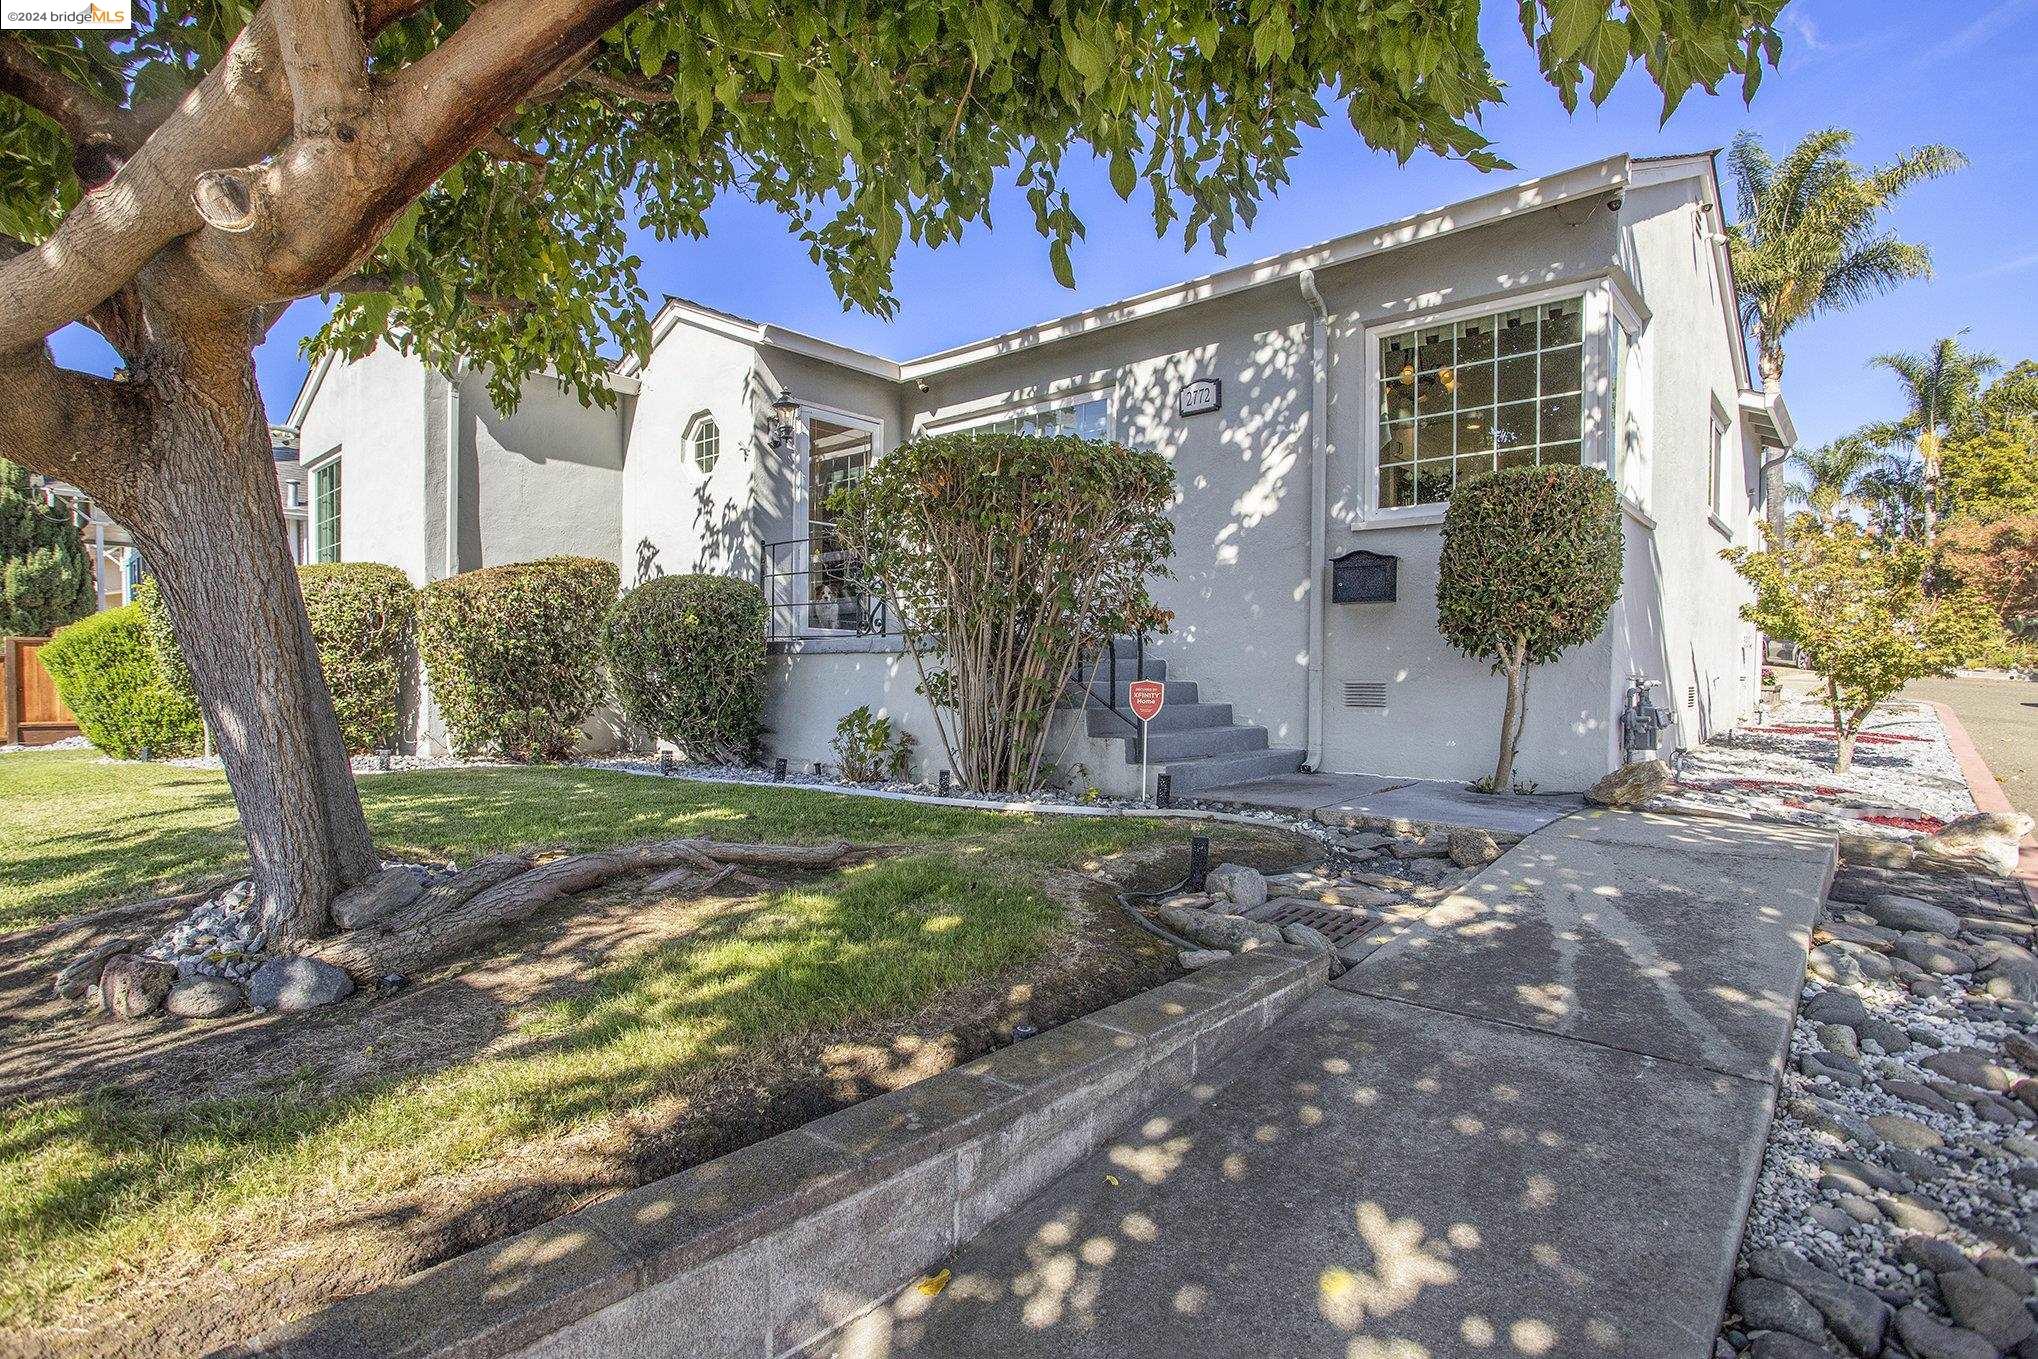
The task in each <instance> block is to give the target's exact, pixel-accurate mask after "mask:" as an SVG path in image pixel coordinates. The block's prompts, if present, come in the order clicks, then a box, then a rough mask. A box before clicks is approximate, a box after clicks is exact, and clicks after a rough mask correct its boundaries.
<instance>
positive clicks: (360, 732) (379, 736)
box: [135, 562, 417, 752]
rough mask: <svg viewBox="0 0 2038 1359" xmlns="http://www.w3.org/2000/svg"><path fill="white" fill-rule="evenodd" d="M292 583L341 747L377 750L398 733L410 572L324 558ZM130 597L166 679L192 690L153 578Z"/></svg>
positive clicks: (413, 605) (410, 623) (413, 610)
mask: <svg viewBox="0 0 2038 1359" xmlns="http://www.w3.org/2000/svg"><path fill="white" fill-rule="evenodd" d="M297 585H298V588H299V589H300V590H301V591H302V592H303V594H304V611H305V613H306V614H307V615H309V616H310V618H311V637H312V642H313V643H314V644H315V645H316V646H317V647H318V664H319V669H320V670H322V671H324V672H325V677H326V687H327V688H328V689H330V690H331V691H332V695H333V711H334V713H335V714H337V715H338V717H339V719H340V735H341V737H342V738H344V739H345V741H346V743H347V749H348V750H351V751H356V752H359V751H368V750H380V749H382V748H383V747H384V746H385V744H386V743H387V742H388V741H389V739H390V738H391V736H393V735H394V734H395V731H396V724H397V721H398V718H399V714H400V706H401V702H402V693H403V681H404V676H406V675H407V674H409V673H410V667H411V647H412V645H413V641H414V639H415V637H416V631H417V591H416V590H414V589H412V588H411V583H410V577H408V576H406V575H404V573H403V572H402V571H400V570H398V569H397V568H396V567H394V566H386V565H384V564H383V563H381V562H328V563H324V564H321V565H317V566H300V567H299V568H297ZM135 602H136V603H138V604H139V605H141V607H142V611H143V614H144V616H145V618H146V620H147V621H146V626H147V628H148V632H149V640H150V642H151V643H153V645H154V646H155V648H156V660H157V663H158V664H159V665H160V666H161V667H162V670H163V675H164V678H165V679H166V680H167V681H168V682H169V683H170V684H172V685H173V686H175V687H176V688H177V689H179V690H180V691H181V692H183V693H184V694H186V695H190V694H192V693H193V688H192V682H191V670H190V667H189V666H187V665H185V663H184V657H183V654H182V653H181V652H179V651H178V649H177V636H176V633H175V632H174V631H172V629H171V627H170V615H169V611H168V610H166V609H165V608H164V607H163V597H162V593H161V592H160V591H159V590H158V589H157V588H156V583H155V582H154V581H152V580H148V581H143V582H142V584H141V588H140V589H138V590H136V591H135Z"/></svg>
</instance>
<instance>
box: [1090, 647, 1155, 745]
mask: <svg viewBox="0 0 2038 1359" xmlns="http://www.w3.org/2000/svg"><path fill="white" fill-rule="evenodd" d="M1099 646H1100V648H1101V650H1099V651H1092V652H1091V653H1090V654H1089V655H1087V656H1085V657H1084V658H1083V659H1082V660H1081V661H1078V662H1077V664H1078V666H1079V668H1080V669H1081V670H1082V672H1083V674H1084V677H1085V678H1084V680H1083V688H1084V699H1083V702H1084V706H1085V707H1087V706H1089V705H1090V704H1091V703H1093V702H1094V701H1095V700H1096V696H1097V682H1098V680H1100V679H1101V680H1103V681H1104V702H1103V704H1102V705H1101V706H1103V707H1105V708H1108V709H1110V710H1111V711H1112V712H1113V713H1116V714H1117V715H1118V717H1119V718H1120V719H1121V720H1123V721H1124V723H1125V725H1126V726H1128V727H1130V728H1131V729H1132V730H1134V731H1137V730H1139V719H1138V718H1136V717H1134V716H1133V715H1132V714H1131V712H1129V711H1127V709H1126V708H1125V707H1124V706H1123V705H1121V704H1120V703H1119V702H1118V686H1119V685H1121V684H1130V683H1132V682H1133V681H1134V680H1143V679H1145V678H1146V634H1145V633H1143V632H1142V633H1138V634H1135V635H1134V637H1133V638H1132V656H1131V658H1130V659H1128V660H1123V661H1121V660H1120V659H1119V656H1118V639H1117V638H1115V637H1107V638H1105V639H1104V640H1103V642H1102V643H1100V644H1099Z"/></svg>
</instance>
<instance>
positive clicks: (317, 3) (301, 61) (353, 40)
mask: <svg viewBox="0 0 2038 1359" xmlns="http://www.w3.org/2000/svg"><path fill="white" fill-rule="evenodd" d="M276 6H277V12H276V36H277V40H278V42H279V43H280V44H281V45H282V49H283V73H284V76H285V78H287V79H288V80H289V82H290V99H291V105H292V108H293V110H294V117H293V125H294V126H295V128H296V129H297V135H298V136H300V137H317V136H326V135H331V134H333V133H335V132H339V133H340V135H342V136H348V135H351V130H350V129H349V128H348V125H349V124H351V123H352V122H353V121H354V120H356V119H358V118H359V117H360V116H361V115H362V113H363V112H364V111H366V109H367V107H368V44H367V40H366V39H365V38H364V37H363V36H362V33H361V27H360V17H359V12H358V10H357V9H356V6H355V3H354V0H276Z"/></svg>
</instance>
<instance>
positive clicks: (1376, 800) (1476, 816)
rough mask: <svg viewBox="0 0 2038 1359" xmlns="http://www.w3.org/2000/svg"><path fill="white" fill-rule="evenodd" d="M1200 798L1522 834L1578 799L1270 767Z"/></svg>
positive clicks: (1355, 820)
mask: <svg viewBox="0 0 2038 1359" xmlns="http://www.w3.org/2000/svg"><path fill="white" fill-rule="evenodd" d="M1196 801H1197V802H1201V803H1221V804H1223V805H1225V806H1236V807H1254V808H1260V809H1264V810H1270V811H1280V812H1294V813H1300V814H1301V815H1303V816H1313V817H1315V818H1316V819H1317V820H1319V821H1322V822H1325V823H1327V824H1331V825H1340V824H1351V825H1359V824H1378V823H1380V822H1382V821H1392V820H1399V821H1409V822H1416V823H1422V824H1429V825H1440V826H1474V827H1477V828H1478V829H1480V830H1486V831H1494V832H1498V833H1502V834H1507V835H1527V834H1529V833H1530V832H1531V831H1538V830H1541V829H1542V828H1543V827H1545V826H1547V825H1549V824H1550V823H1551V822H1553V821H1555V820H1557V819H1558V818H1559V817H1563V816H1569V815H1570V814H1571V813H1573V812H1575V811H1578V810H1579V809H1580V808H1582V807H1583V806H1584V805H1585V800H1584V799H1583V798H1582V797H1579V796H1578V795H1577V794H1575V793H1531V794H1526V795H1520V796H1514V797H1487V796H1485V795H1483V794H1480V793H1475V792H1472V791H1471V790H1470V789H1468V788H1466V787H1465V785H1464V784H1462V783H1447V782H1442V781H1439V780H1436V779H1397V778H1388V777H1385V776H1383V775H1379V774H1276V775H1273V776H1271V777H1269V778H1264V779H1250V780H1248V781H1246V782H1244V783H1232V784H1226V785H1224V786H1222V787H1218V788H1206V789H1204V790H1203V791H1202V792H1200V793H1198V794H1196Z"/></svg>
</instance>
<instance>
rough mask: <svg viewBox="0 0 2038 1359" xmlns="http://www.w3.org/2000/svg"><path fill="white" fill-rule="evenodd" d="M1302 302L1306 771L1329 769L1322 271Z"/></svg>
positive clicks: (1310, 280) (1308, 275) (1307, 280)
mask: <svg viewBox="0 0 2038 1359" xmlns="http://www.w3.org/2000/svg"><path fill="white" fill-rule="evenodd" d="M1300 278H1301V283H1302V296H1303V297H1305V298H1307V299H1308V301H1309V305H1310V306H1311V307H1312V308H1314V309H1315V312H1316V314H1315V315H1314V316H1312V317H1311V318H1310V320H1309V368H1310V372H1309V664H1308V666H1307V668H1306V669H1305V671H1304V674H1305V675H1306V677H1307V678H1306V679H1305V682H1304V685H1303V698H1302V733H1303V745H1304V746H1305V747H1307V751H1306V753H1305V754H1304V755H1303V757H1302V763H1303V767H1304V768H1307V769H1311V770H1316V769H1321V768H1322V767H1323V609H1324V600H1323V575H1324V572H1325V570H1326V569H1327V566H1326V562H1327V559H1328V556H1329V553H1328V551H1327V548H1326V544H1325V536H1326V534H1327V532H1328V529H1329V524H1328V520H1329V516H1330V499H1329V496H1328V494H1327V493H1326V490H1325V487H1324V480H1325V478H1326V477H1327V476H1328V475H1329V467H1330V430H1329V429H1328V428H1327V423H1328V420H1329V416H1330V375H1329V372H1328V369H1329V362H1328V359H1327V358H1326V353H1327V350H1328V347H1329V330H1330V310H1329V308H1327V307H1325V306H1324V304H1323V294H1322V293H1320V292H1318V291H1317V288H1316V271H1315V270H1314V269H1304V270H1303V271H1302V273H1301V275H1300Z"/></svg>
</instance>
